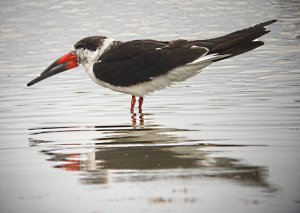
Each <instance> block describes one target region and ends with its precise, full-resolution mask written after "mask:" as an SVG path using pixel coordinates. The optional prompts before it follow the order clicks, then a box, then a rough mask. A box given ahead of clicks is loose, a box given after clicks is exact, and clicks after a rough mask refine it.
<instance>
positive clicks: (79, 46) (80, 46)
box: [75, 43, 84, 49]
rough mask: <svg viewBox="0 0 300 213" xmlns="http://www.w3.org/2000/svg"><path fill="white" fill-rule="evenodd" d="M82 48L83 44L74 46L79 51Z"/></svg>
mask: <svg viewBox="0 0 300 213" xmlns="http://www.w3.org/2000/svg"><path fill="white" fill-rule="evenodd" d="M83 47H84V45H83V44H80V43H79V44H76V45H75V48H76V49H80V48H83Z"/></svg>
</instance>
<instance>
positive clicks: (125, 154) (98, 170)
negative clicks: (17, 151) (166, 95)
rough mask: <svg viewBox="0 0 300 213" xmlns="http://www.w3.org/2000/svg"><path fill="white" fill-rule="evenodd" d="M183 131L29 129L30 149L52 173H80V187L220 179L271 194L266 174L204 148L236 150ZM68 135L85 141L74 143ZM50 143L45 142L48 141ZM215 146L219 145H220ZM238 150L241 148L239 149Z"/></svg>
mask: <svg viewBox="0 0 300 213" xmlns="http://www.w3.org/2000/svg"><path fill="white" fill-rule="evenodd" d="M184 131H191V130H185V129H172V128H165V127H162V126H158V125H144V122H141V123H140V124H139V125H137V124H136V123H132V125H118V126H72V127H71V126H65V127H63V126H60V127H40V128H32V129H30V138H29V141H30V144H31V145H32V146H36V145H40V146H42V152H43V153H45V154H46V155H47V156H48V160H50V161H54V162H55V166H54V167H56V168H60V169H65V170H70V171H80V174H81V176H80V179H81V182H82V183H86V184H106V183H110V182H121V181H149V180H155V179H168V178H185V179H188V178H203V177H205V178H221V179H228V180H231V181H235V182H238V183H241V184H246V185H251V186H260V187H264V188H267V189H270V190H271V189H272V187H271V186H270V184H269V183H268V182H267V180H266V177H267V173H268V171H267V169H266V168H264V167H260V166H252V165H247V164H245V163H242V162H241V161H239V160H238V159H233V158H224V157H212V156H211V152H208V151H207V150H206V149H205V148H207V147H212V146H215V147H217V146H228V147H230V146H237V145H230V144H224V143H225V142H226V140H224V143H220V142H219V143H217V144H214V143H213V141H214V140H213V139H212V140H211V141H210V142H209V141H204V140H190V139H188V138H186V137H184V136H179V135H180V133H181V132H184ZM70 133H72V134H74V133H78V134H79V135H86V136H87V138H86V139H84V140H82V141H80V140H79V142H74V141H78V140H77V137H76V136H74V135H72V136H71V135H70ZM51 138H52V139H53V140H49V139H51ZM220 144H221V145H220ZM241 148H244V147H241Z"/></svg>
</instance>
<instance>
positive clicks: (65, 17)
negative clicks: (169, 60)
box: [0, 0, 300, 212]
mask: <svg viewBox="0 0 300 213" xmlns="http://www.w3.org/2000/svg"><path fill="white" fill-rule="evenodd" d="M91 5H93V6H91ZM0 8H1V9H0V11H1V13H0V16H1V19H0V54H1V59H0V101H1V102H0V134H1V137H0V210H1V212H55V211H57V212H117V211H120V207H124V211H126V212H127V211H128V212H129V211H132V212H141V211H145V212H161V211H162V212H182V211H186V212H200V211H201V210H202V211H205V212H219V211H220V210H221V211H222V212H241V211H243V212H253V211H258V212H299V209H300V204H299V203H300V185H299V182H300V172H299V167H300V155H299V151H300V143H299V142H300V141H299V138H300V131H299V128H300V110H299V109H300V98H299V97H300V96H299V95H300V89H299V88H300V83H299V82H300V70H299V65H300V60H299V53H300V39H299V35H300V30H299V29H300V28H299V26H300V16H299V9H300V4H299V1H279V0H275V1H271V0H267V1H263V2H262V1H258V0H255V1H251V2H247V1H238V2H237V1H196V0H194V1H188V2H186V1H179V0H176V1H148V2H144V3H141V2H140V1H136V0H130V1H126V2H125V1H124V2H122V3H121V2H117V1H110V2H109V3H108V2H101V1H92V0H91V1H86V2H82V1H80V2H79V1H78V2H77V1H72V0H70V1H63V2H61V1H51V2H50V1H30V2H28V1H24V0H13V1H12V0H10V1H1V3H0ZM271 19H279V22H277V23H275V24H273V25H272V26H270V27H269V28H270V29H271V30H272V32H271V33H269V34H268V35H266V36H264V37H263V38H262V40H263V41H265V45H264V46H263V47H260V48H259V49H257V50H255V51H252V52H251V53H247V54H244V55H242V56H238V57H235V58H232V59H228V60H225V61H222V62H218V63H215V64H213V65H211V66H209V67H208V68H206V69H205V71H204V72H202V73H201V74H199V75H197V76H196V77H194V78H192V79H189V80H187V81H185V82H182V83H179V84H177V85H175V86H174V87H172V88H169V89H167V90H164V91H159V92H156V93H154V94H153V95H151V96H149V97H146V99H145V103H144V111H143V113H142V114H141V113H137V114H134V115H131V114H130V113H129V101H130V96H129V95H124V94H117V93H114V92H112V91H110V90H107V89H104V88H100V87H98V86H97V85H96V84H94V83H93V82H92V81H91V80H90V79H89V78H88V76H87V75H86V73H85V72H84V70H83V68H82V67H81V68H76V69H74V70H71V71H69V72H65V73H63V74H60V75H57V76H55V77H52V78H49V79H47V80H45V81H43V82H41V83H39V84H37V85H35V86H33V87H30V88H28V87H26V83H27V82H28V81H30V80H31V79H32V78H34V77H36V76H37V75H38V74H39V73H40V72H41V71H42V70H43V69H44V68H45V67H47V66H48V65H49V64H50V63H51V62H52V61H53V60H55V59H56V58H57V57H59V56H61V55H63V54H65V53H66V52H68V51H69V49H70V47H71V46H72V45H73V44H74V43H75V42H76V41H77V40H79V39H80V38H82V37H85V36H89V35H95V34H102V35H107V36H111V37H114V38H116V39H121V40H130V39H137V38H152V39H160V40H169V39H175V38H188V39H199V38H203V39H204V38H209V37H216V36H220V35H222V34H225V33H229V32H231V31H234V30H238V29H242V28H245V27H248V26H250V25H252V24H256V23H259V22H262V21H266V20H271Z"/></svg>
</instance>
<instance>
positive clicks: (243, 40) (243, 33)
mask: <svg viewBox="0 0 300 213" xmlns="http://www.w3.org/2000/svg"><path fill="white" fill-rule="evenodd" d="M276 21H277V20H271V21H267V22H263V23H260V24H257V25H255V26H253V27H249V28H246V29H243V30H239V31H236V32H233V33H230V34H228V35H225V36H222V37H218V38H213V39H208V40H201V41H199V45H202V46H204V47H207V48H208V49H209V52H208V54H214V53H218V54H229V56H228V57H225V58H230V57H233V56H236V55H240V54H243V53H245V52H248V51H250V50H253V49H255V48H257V47H259V46H262V45H263V44H264V43H263V42H262V41H254V40H255V39H257V38H259V37H261V36H263V35H265V34H267V33H269V32H270V31H269V30H267V29H266V26H268V25H270V24H272V23H274V22H276ZM225 58H222V59H217V60H216V61H218V60H223V59H225Z"/></svg>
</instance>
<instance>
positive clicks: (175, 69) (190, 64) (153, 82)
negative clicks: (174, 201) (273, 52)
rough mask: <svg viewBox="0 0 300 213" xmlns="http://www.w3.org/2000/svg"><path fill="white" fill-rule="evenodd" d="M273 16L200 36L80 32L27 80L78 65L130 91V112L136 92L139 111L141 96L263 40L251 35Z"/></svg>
mask: <svg viewBox="0 0 300 213" xmlns="http://www.w3.org/2000/svg"><path fill="white" fill-rule="evenodd" d="M276 21H277V20H270V21H266V22H263V23H260V24H256V25H253V26H251V27H248V28H245V29H242V30H238V31H235V32H232V33H230V34H226V35H224V36H220V37H216V38H212V39H204V40H186V39H177V40H170V41H158V40H152V39H144V40H131V41H118V40H115V39H113V38H109V37H106V36H90V37H86V38H83V39H81V40H80V41H78V42H77V43H75V45H74V46H73V47H72V49H71V51H70V52H69V53H67V54H65V55H63V56H62V57H60V58H59V59H57V60H56V61H54V62H53V63H52V64H50V66H49V67H47V68H46V69H45V70H44V71H43V72H42V73H41V74H40V75H39V76H38V77H36V78H35V79H33V80H32V81H30V82H29V83H28V84H27V86H32V85H34V84H36V83H37V82H39V81H42V80H44V79H46V78H48V77H50V76H53V75H56V74H58V73H61V72H64V71H66V70H70V69H72V68H75V67H77V66H79V65H82V66H83V67H84V69H85V70H86V72H87V74H88V75H89V77H90V78H91V79H92V80H93V81H94V82H96V83H97V84H98V85H100V86H103V87H106V88H108V89H111V90H113V91H116V92H120V93H125V94H129V95H131V102H130V112H134V108H135V104H136V101H137V99H136V97H139V100H138V110H139V112H142V106H143V101H144V96H146V95H148V94H150V93H152V92H154V91H157V90H161V89H165V88H167V87H169V86H172V85H173V84H175V83H176V82H181V81H184V80H186V79H189V78H191V77H193V76H195V75H196V74H198V73H199V72H200V71H201V70H202V69H203V68H205V67H207V66H208V65H210V64H212V63H214V62H217V61H221V60H224V59H227V58H231V57H234V56H237V55H240V54H243V53H246V52H248V51H251V50H253V49H255V48H257V47H260V46H262V45H264V42H262V41H259V40H257V39H258V38H259V37H261V36H263V35H265V34H267V33H269V32H270V31H269V30H267V28H266V26H268V25H270V24H272V23H274V22H276Z"/></svg>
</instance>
